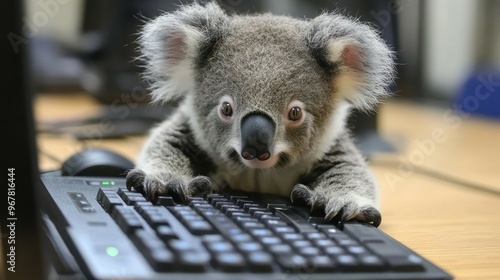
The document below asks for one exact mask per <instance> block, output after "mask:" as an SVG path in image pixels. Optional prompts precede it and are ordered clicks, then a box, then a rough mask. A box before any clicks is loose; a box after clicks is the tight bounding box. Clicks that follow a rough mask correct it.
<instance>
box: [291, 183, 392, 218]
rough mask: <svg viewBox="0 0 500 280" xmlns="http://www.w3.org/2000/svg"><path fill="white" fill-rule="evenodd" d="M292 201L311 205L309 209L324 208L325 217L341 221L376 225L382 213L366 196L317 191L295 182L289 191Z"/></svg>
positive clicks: (343, 192) (344, 192)
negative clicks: (353, 220)
mask: <svg viewBox="0 0 500 280" xmlns="http://www.w3.org/2000/svg"><path fill="white" fill-rule="evenodd" d="M290 199H291V200H292V202H293V203H297V204H306V205H309V206H311V211H317V210H324V212H325V214H326V215H325V219H328V220H332V221H334V222H340V223H343V222H345V221H348V220H351V219H355V220H357V221H360V222H366V223H370V224H372V225H373V226H375V227H378V226H379V225H380V223H381V222H382V215H381V214H380V212H379V211H378V210H377V208H375V206H374V202H373V201H372V200H371V199H369V198H366V197H363V196H360V195H358V194H355V193H349V192H346V191H338V192H335V191H332V192H328V191H327V192H325V191H317V190H311V189H310V188H308V187H307V186H304V185H302V184H297V185H296V186H295V187H294V188H293V189H292V192H291V193H290Z"/></svg>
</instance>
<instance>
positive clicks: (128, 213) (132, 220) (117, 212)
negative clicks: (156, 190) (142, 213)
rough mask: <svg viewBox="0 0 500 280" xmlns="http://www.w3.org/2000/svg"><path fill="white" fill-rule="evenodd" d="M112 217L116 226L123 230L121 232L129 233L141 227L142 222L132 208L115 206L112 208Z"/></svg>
mask: <svg viewBox="0 0 500 280" xmlns="http://www.w3.org/2000/svg"><path fill="white" fill-rule="evenodd" d="M112 217H114V218H115V221H116V223H117V224H118V226H119V227H120V228H121V229H122V230H123V232H125V233H127V234H130V233H132V232H134V231H135V230H136V229H140V228H142V222H141V220H140V219H139V216H138V215H137V214H136V213H135V211H133V210H132V209H130V208H128V207H126V206H116V207H115V208H114V209H113V215H112Z"/></svg>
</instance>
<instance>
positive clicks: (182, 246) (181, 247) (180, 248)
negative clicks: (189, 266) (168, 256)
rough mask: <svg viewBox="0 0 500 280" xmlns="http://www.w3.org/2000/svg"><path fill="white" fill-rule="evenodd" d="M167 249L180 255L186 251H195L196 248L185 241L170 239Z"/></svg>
mask: <svg viewBox="0 0 500 280" xmlns="http://www.w3.org/2000/svg"><path fill="white" fill-rule="evenodd" d="M167 244H168V247H169V248H170V249H172V251H174V252H177V253H182V252H186V251H196V249H197V248H195V247H193V246H192V244H190V243H189V242H187V241H185V240H179V239H172V240H170V241H169V242H168V243H167Z"/></svg>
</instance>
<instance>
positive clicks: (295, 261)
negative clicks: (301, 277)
mask: <svg viewBox="0 0 500 280" xmlns="http://www.w3.org/2000/svg"><path fill="white" fill-rule="evenodd" d="M277 261H278V263H279V264H280V265H281V267H283V269H284V270H285V271H291V272H300V271H304V270H306V269H307V260H306V258H304V257H302V256H299V255H295V254H292V255H288V256H287V255H282V256H278V258H277Z"/></svg>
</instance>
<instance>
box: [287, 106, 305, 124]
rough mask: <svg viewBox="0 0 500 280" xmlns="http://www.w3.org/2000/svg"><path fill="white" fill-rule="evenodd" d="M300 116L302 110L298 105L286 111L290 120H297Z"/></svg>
mask: <svg viewBox="0 0 500 280" xmlns="http://www.w3.org/2000/svg"><path fill="white" fill-rule="evenodd" d="M301 117H302V110H301V109H300V108H299V107H293V108H292V109H290V111H289V112H288V119H289V120H291V121H298V120H300V118H301Z"/></svg>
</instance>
